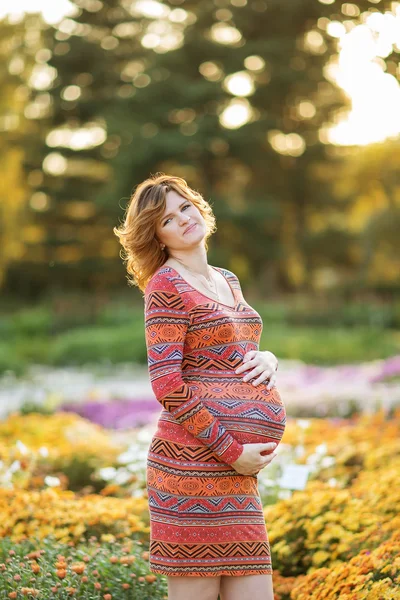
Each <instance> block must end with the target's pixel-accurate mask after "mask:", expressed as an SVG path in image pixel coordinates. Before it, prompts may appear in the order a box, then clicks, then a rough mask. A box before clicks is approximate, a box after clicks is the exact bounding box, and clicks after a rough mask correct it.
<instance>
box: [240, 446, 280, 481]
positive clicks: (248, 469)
mask: <svg viewBox="0 0 400 600" xmlns="http://www.w3.org/2000/svg"><path fill="white" fill-rule="evenodd" d="M276 446H277V445H276V444H275V443H274V442H267V443H266V444H243V452H242V454H241V455H240V456H239V458H238V459H237V460H236V461H235V462H234V463H232V465H231V466H232V467H233V468H234V469H235V471H237V472H238V473H240V474H241V475H257V473H258V472H259V471H260V470H261V469H263V468H264V467H266V466H267V465H269V463H270V462H271V461H272V460H273V459H274V457H275V456H276V452H273V450H274V449H275V448H276ZM266 451H269V453H268V454H266V455H263V454H261V452H266Z"/></svg>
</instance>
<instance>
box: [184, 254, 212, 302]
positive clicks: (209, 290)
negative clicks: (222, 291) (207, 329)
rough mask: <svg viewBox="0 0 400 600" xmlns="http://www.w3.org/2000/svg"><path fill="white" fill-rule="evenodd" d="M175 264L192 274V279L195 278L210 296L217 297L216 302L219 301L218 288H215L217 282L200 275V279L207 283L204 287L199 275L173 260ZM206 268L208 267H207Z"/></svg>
mask: <svg viewBox="0 0 400 600" xmlns="http://www.w3.org/2000/svg"><path fill="white" fill-rule="evenodd" d="M175 260H176V262H178V263H179V264H180V265H181V266H182V267H183V268H184V269H185V270H186V271H188V272H189V273H192V275H193V277H195V278H196V279H197V281H199V282H200V283H201V285H202V286H203V287H204V288H205V289H206V290H207V291H208V292H211V293H212V294H214V296H217V300H218V302H219V301H220V300H219V294H218V286H217V282H216V281H214V280H213V279H212V277H211V276H210V277H205V276H204V275H201V277H203V278H204V279H205V280H206V281H207V283H208V287H207V286H205V285H204V283H203V282H202V281H201V280H200V279H199V273H196V271H193V269H190V268H189V267H187V266H186V265H184V264H183V262H181V261H180V260H178V259H177V258H175ZM207 266H208V265H207ZM208 268H209V267H208ZM211 280H212V281H213V282H214V286H213V287H214V289H212V288H211Z"/></svg>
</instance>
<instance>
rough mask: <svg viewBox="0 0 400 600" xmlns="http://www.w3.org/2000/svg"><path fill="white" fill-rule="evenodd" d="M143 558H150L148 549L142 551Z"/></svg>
mask: <svg viewBox="0 0 400 600" xmlns="http://www.w3.org/2000/svg"><path fill="white" fill-rule="evenodd" d="M142 558H143V559H144V560H148V559H149V553H148V552H147V550H145V551H144V552H142Z"/></svg>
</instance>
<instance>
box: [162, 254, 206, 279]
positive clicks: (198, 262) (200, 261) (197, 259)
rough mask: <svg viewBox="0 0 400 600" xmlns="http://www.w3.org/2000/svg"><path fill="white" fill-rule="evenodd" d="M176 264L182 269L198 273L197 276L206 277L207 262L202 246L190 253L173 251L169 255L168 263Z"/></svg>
mask: <svg viewBox="0 0 400 600" xmlns="http://www.w3.org/2000/svg"><path fill="white" fill-rule="evenodd" d="M170 261H172V262H174V261H175V262H177V263H178V264H180V265H183V267H186V268H187V269H189V270H191V271H194V272H195V273H198V274H199V275H203V276H204V277H208V276H209V273H208V262H207V253H206V249H205V248H204V246H202V247H199V248H195V249H194V250H191V251H185V252H182V251H174V252H171V253H170V256H169V259H168V262H170Z"/></svg>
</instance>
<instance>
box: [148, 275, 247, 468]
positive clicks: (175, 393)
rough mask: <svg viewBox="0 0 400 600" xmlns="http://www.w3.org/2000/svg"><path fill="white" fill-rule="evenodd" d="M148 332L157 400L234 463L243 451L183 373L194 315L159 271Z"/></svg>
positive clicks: (152, 290)
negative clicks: (187, 337) (192, 316)
mask: <svg viewBox="0 0 400 600" xmlns="http://www.w3.org/2000/svg"><path fill="white" fill-rule="evenodd" d="M144 301H145V336H146V347H147V362H148V370H149V377H150V383H151V386H152V389H153V392H154V394H155V396H156V398H157V400H158V401H159V402H160V403H161V404H162V406H163V407H164V408H165V409H166V410H167V411H168V412H169V413H170V414H171V415H172V416H173V417H174V419H175V420H176V421H177V422H178V423H179V424H180V425H182V427H184V428H185V429H186V430H187V431H188V432H189V433H191V434H192V435H193V436H194V437H196V438H197V439H198V440H200V441H201V442H202V443H203V444H204V445H206V446H208V447H209V448H210V450H212V452H213V453H214V454H216V456H217V457H218V458H219V460H220V461H221V462H224V463H226V464H229V465H231V464H232V463H234V462H235V461H236V460H237V459H238V458H239V456H240V455H241V454H242V452H243V445H242V444H241V443H239V442H238V441H237V440H236V439H235V438H234V437H233V436H232V435H231V434H230V433H229V432H228V431H227V430H226V429H225V427H224V426H223V425H222V424H221V423H220V421H219V420H218V419H217V418H216V417H214V415H212V413H211V412H210V411H209V410H208V408H207V407H206V406H205V405H204V404H203V402H202V401H201V399H200V398H199V397H198V396H197V395H196V394H195V393H194V392H193V391H192V390H191V389H190V387H189V385H188V384H187V383H185V381H184V379H183V377H182V370H181V366H182V359H183V350H184V343H185V336H186V332H187V329H188V326H189V321H190V317H189V315H188V312H187V310H186V306H185V304H184V302H183V300H182V298H181V296H180V294H179V293H178V291H177V289H176V287H175V286H174V284H173V283H172V282H171V281H169V279H168V278H167V277H165V276H163V275H162V274H159V275H156V276H155V277H153V279H152V280H151V281H150V282H149V284H148V285H147V287H146V290H145V296H144Z"/></svg>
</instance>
